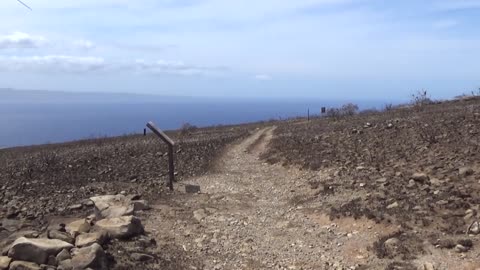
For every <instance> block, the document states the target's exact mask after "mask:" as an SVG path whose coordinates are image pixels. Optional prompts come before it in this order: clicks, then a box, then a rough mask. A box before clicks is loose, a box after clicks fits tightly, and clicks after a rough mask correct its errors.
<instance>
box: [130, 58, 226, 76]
mask: <svg viewBox="0 0 480 270" xmlns="http://www.w3.org/2000/svg"><path fill="white" fill-rule="evenodd" d="M134 69H135V70H136V71H138V72H146V73H152V74H177V75H213V74H217V73H219V72H221V71H223V70H225V68H219V67H201V66H194V65H187V64H185V63H183V62H181V61H166V60H158V61H154V62H149V61H145V60H143V59H139V60H136V61H135V63H134Z"/></svg>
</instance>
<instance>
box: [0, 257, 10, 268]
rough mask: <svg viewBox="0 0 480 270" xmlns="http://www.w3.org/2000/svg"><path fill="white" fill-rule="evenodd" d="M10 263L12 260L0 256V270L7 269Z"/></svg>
mask: <svg viewBox="0 0 480 270" xmlns="http://www.w3.org/2000/svg"><path fill="white" fill-rule="evenodd" d="M11 261H12V259H10V258H9V257H7V256H0V270H6V269H8V266H9V265H10V262H11Z"/></svg>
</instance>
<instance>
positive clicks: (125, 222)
mask: <svg viewBox="0 0 480 270" xmlns="http://www.w3.org/2000/svg"><path fill="white" fill-rule="evenodd" d="M95 227H96V229H97V230H98V231H104V232H106V233H108V235H109V236H110V237H112V238H120V239H126V238H130V237H133V236H136V235H139V234H142V233H143V231H144V229H143V225H142V222H141V221H140V219H138V218H136V217H134V216H124V217H117V218H108V219H102V220H100V221H98V222H97V223H96V224H95Z"/></svg>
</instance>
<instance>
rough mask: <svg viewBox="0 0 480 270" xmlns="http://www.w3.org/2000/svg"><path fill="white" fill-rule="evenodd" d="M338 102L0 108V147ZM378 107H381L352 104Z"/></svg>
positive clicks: (241, 119) (258, 116) (264, 115)
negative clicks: (151, 125) (154, 124)
mask: <svg viewBox="0 0 480 270" xmlns="http://www.w3.org/2000/svg"><path fill="white" fill-rule="evenodd" d="M341 104H343V103H342V102H321V101H312V100H298V101H247V100H243V101H235V100H203V101H201V102H195V101H186V102H165V103H162V102H148V103H113V104H112V103H109V104H102V103H98V102H95V103H81V104H59V103H52V104H49V103H42V104H35V103H28V104H8V103H7V104H5V103H3V104H0V148H5V147H13V146H24V145H33V144H44V143H56V142H65V141H71V140H79V139H87V138H95V137H104V136H116V135H125V134H133V133H142V132H143V129H144V127H145V125H146V123H147V122H148V121H154V122H155V123H156V124H157V126H159V127H160V128H162V129H164V130H171V129H177V128H179V127H180V126H181V125H182V124H184V123H190V124H192V125H196V126H198V127H205V126H211V125H219V124H223V125H225V124H239V123H247V122H255V121H261V120H270V119H285V118H288V117H296V116H306V115H307V110H310V113H311V114H312V115H313V114H319V113H320V108H321V107H322V106H325V107H334V106H339V105H341ZM357 104H358V105H359V106H360V108H364V109H365V108H372V107H376V108H381V107H382V106H384V104H385V102H379V101H371V102H359V103H357Z"/></svg>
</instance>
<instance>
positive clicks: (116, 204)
mask: <svg viewBox="0 0 480 270" xmlns="http://www.w3.org/2000/svg"><path fill="white" fill-rule="evenodd" d="M90 200H92V201H93V203H94V204H95V216H96V217H97V218H98V219H102V218H115V217H121V216H128V215H132V214H133V212H134V208H133V205H132V203H131V201H130V200H129V199H128V198H127V197H125V196H124V195H121V194H118V195H104V196H97V197H92V198H90Z"/></svg>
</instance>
